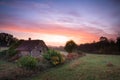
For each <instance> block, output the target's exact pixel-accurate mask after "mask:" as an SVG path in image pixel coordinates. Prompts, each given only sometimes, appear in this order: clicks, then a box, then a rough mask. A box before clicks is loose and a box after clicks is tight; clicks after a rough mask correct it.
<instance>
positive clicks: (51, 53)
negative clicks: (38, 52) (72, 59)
mask: <svg viewBox="0 0 120 80" xmlns="http://www.w3.org/2000/svg"><path fill="white" fill-rule="evenodd" d="M43 57H44V58H45V59H46V60H48V61H49V62H50V63H51V64H52V65H58V64H61V63H64V61H65V58H64V56H62V54H60V53H59V52H57V51H55V50H48V52H47V53H45V54H44V55H43Z"/></svg>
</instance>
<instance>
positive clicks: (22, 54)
mask: <svg viewBox="0 0 120 80" xmlns="http://www.w3.org/2000/svg"><path fill="white" fill-rule="evenodd" d="M28 55H30V52H29V51H21V56H28Z"/></svg>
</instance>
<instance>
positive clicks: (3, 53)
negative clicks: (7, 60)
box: [0, 50, 7, 58]
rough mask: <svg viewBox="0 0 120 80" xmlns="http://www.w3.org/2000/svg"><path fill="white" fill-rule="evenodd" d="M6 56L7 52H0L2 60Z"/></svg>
mask: <svg viewBox="0 0 120 80" xmlns="http://www.w3.org/2000/svg"><path fill="white" fill-rule="evenodd" d="M6 54H7V50H4V51H2V52H0V58H2V57H5V56H6Z"/></svg>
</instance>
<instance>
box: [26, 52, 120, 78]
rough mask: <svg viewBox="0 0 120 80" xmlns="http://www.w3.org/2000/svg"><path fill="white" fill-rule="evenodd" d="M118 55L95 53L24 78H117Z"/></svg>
mask: <svg viewBox="0 0 120 80" xmlns="http://www.w3.org/2000/svg"><path fill="white" fill-rule="evenodd" d="M119 79H120V56H118V55H117V56H116V55H95V54H87V56H85V57H82V58H79V59H77V60H74V61H72V62H70V63H68V64H65V65H63V66H59V67H56V68H52V69H49V70H47V71H45V72H43V73H41V74H39V75H37V76H35V77H30V78H27V79H25V80H119Z"/></svg>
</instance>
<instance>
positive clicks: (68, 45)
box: [64, 40, 77, 53]
mask: <svg viewBox="0 0 120 80" xmlns="http://www.w3.org/2000/svg"><path fill="white" fill-rule="evenodd" d="M64 49H65V50H66V51H67V52H68V53H71V52H73V51H75V50H76V49H77V44H76V43H75V42H74V41H73V40H70V41H68V42H67V43H66V45H65V47H64Z"/></svg>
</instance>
